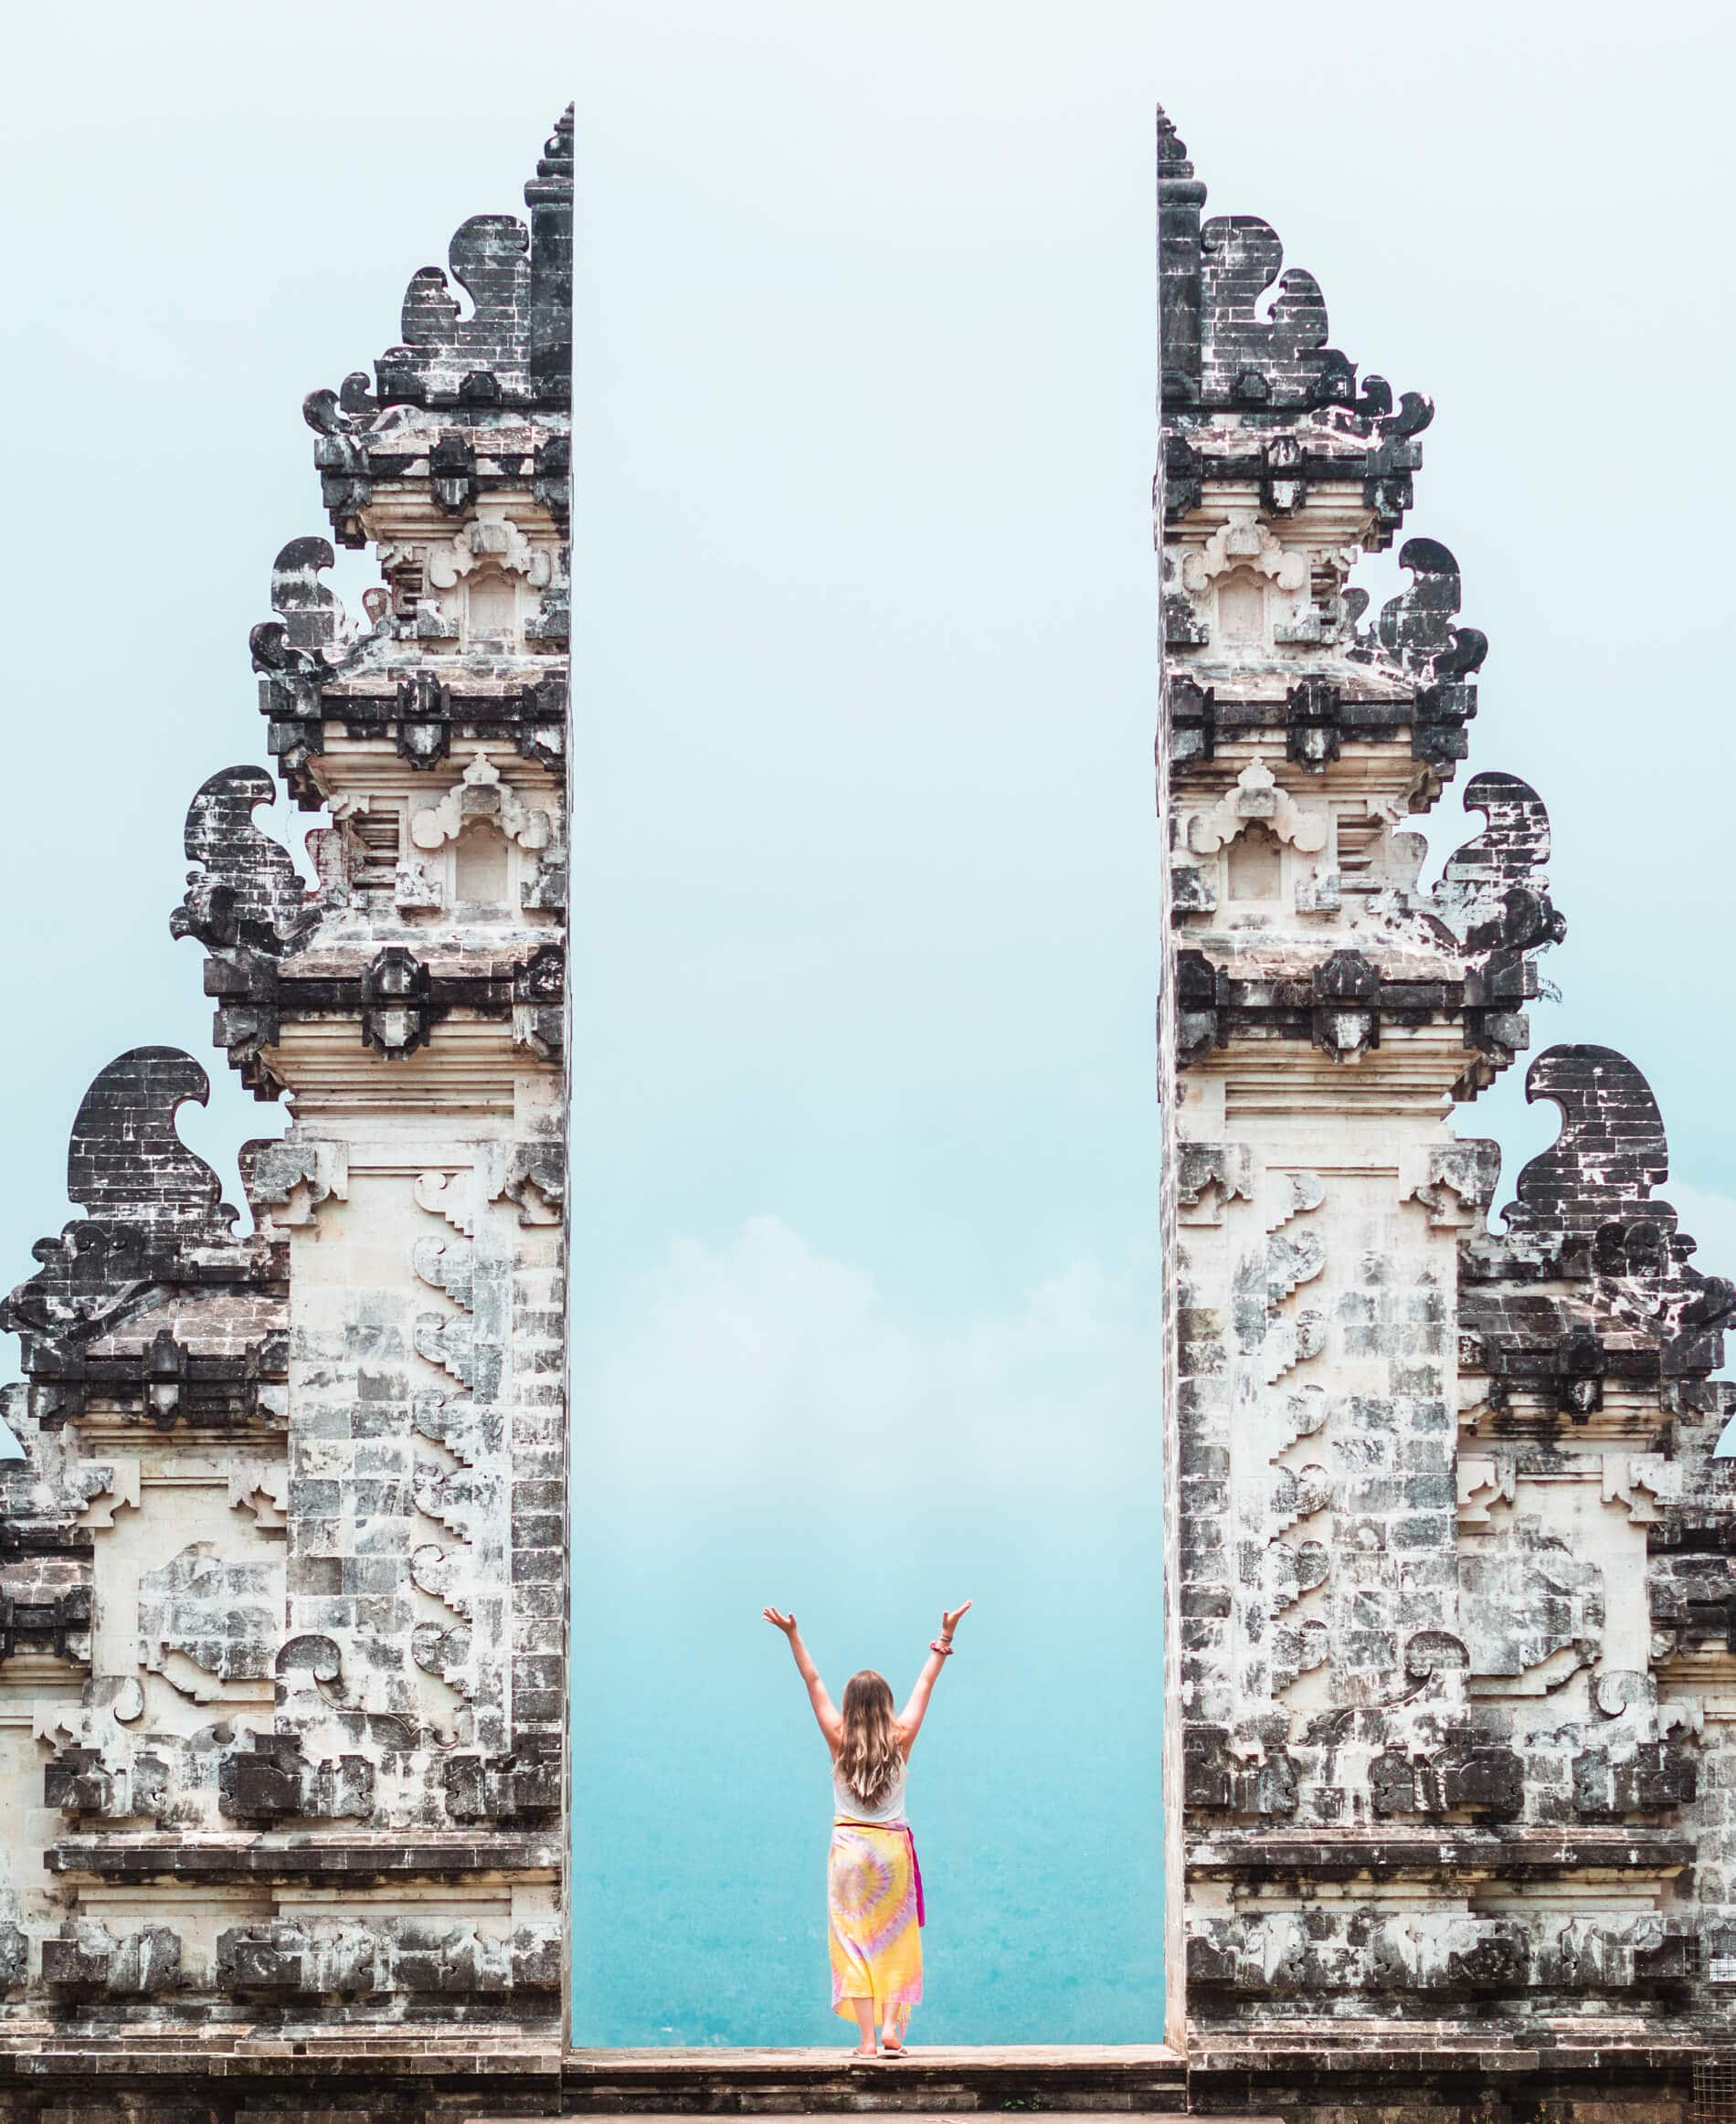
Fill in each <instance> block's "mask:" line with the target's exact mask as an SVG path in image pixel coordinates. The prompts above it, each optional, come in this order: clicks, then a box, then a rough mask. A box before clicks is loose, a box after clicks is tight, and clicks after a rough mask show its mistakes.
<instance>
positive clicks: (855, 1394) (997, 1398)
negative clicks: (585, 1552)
mask: <svg viewBox="0 0 1736 2124" xmlns="http://www.w3.org/2000/svg"><path fill="white" fill-rule="evenodd" d="M575 1364H576V1381H575V1395H574V1400H575V1410H576V1413H577V1420H578V1422H579V1424H580V1425H581V1426H582V1428H583V1429H584V1431H585V1432H586V1433H587V1437H586V1441H585V1446H584V1450H585V1452H586V1453H587V1454H590V1455H600V1456H602V1457H605V1458H608V1459H610V1460H615V1461H618V1462H619V1461H625V1460H629V1459H631V1460H634V1461H642V1460H645V1459H648V1458H655V1459H656V1460H657V1461H658V1462H659V1463H660V1464H662V1466H663V1467H664V1468H666V1469H670V1470H672V1469H674V1468H677V1467H680V1468H683V1469H684V1470H685V1472H686V1473H687V1474H688V1475H689V1476H690V1478H692V1479H695V1480H699V1481H710V1480H713V1479H715V1478H716V1477H717V1476H719V1475H721V1474H725V1473H726V1472H728V1471H731V1470H733V1471H735V1472H736V1474H740V1473H742V1472H743V1471H744V1470H745V1469H748V1468H752V1467H755V1466H758V1465H763V1464H766V1463H767V1461H768V1460H771V1459H775V1458H778V1457H779V1456H783V1455H786V1454H804V1453H807V1452H809V1451H810V1450H813V1449H815V1448H819V1449H820V1450H823V1451H826V1452H830V1453H837V1452H838V1451H839V1449H840V1448H841V1447H844V1448H849V1447H851V1446H852V1445H853V1446H857V1447H860V1448H861V1449H863V1450H864V1451H872V1450H873V1448H874V1447H875V1446H876V1445H877V1444H880V1443H884V1442H894V1443H896V1444H898V1445H899V1446H900V1447H901V1448H903V1449H904V1450H905V1451H906V1452H909V1451H913V1450H914V1451H918V1452H919V1453H920V1457H921V1462H922V1464H923V1466H924V1467H925V1468H926V1469H927V1470H928V1471H929V1472H930V1473H931V1474H933V1475H935V1476H936V1477H937V1479H951V1478H958V1479H961V1480H962V1479H965V1478H969V1481H971V1482H972V1483H974V1484H976V1485H978V1486H980V1485H981V1484H982V1483H983V1482H984V1481H985V1480H987V1481H990V1482H993V1481H1003V1482H1006V1483H1017V1484H1020V1485H1024V1484H1027V1483H1029V1482H1030V1480H1031V1479H1032V1475H1033V1474H1041V1475H1043V1477H1044V1478H1045V1479H1047V1480H1053V1481H1056V1482H1071V1481H1074V1480H1080V1479H1083V1480H1090V1479H1092V1478H1093V1477H1096V1478H1099V1479H1101V1478H1102V1477H1103V1476H1105V1475H1111V1474H1114V1472H1115V1470H1116V1469H1117V1467H1120V1468H1122V1469H1125V1467H1126V1465H1127V1452H1128V1444H1129V1441H1130V1440H1131V1441H1136V1442H1137V1441H1138V1440H1140V1439H1141V1438H1143V1439H1146V1440H1148V1441H1149V1442H1150V1446H1151V1451H1152V1454H1153V1457H1154V1459H1155V1453H1156V1440H1157V1434H1158V1424H1159V1326H1158V1300H1157V1271H1156V1256H1155V1252H1154V1251H1153V1250H1150V1249H1149V1248H1139V1247H1133V1248H1130V1249H1129V1250H1128V1252H1127V1258H1126V1259H1125V1260H1124V1261H1123V1262H1122V1263H1119V1264H1117V1265H1116V1266H1113V1267H1109V1266H1106V1265H1105V1264H1103V1263H1100V1262H1097V1261H1095V1260H1084V1261H1079V1262H1075V1263H1073V1264H1072V1265H1071V1266H1069V1267H1067V1268H1065V1269H1064V1270H1063V1271H1062V1272H1061V1273H1059V1274H1057V1275H1054V1276H1053V1277H1051V1278H1049V1279H1048V1280H1046V1281H1045V1282H1043V1283H1042V1284H1038V1285H1037V1286H1036V1287H1035V1288H1034V1289H1032V1291H1030V1292H1029V1293H1027V1294H1026V1295H1025V1297H1024V1298H1023V1300H1022V1302H1021V1304H1020V1305H1018V1306H1017V1307H1015V1308H1013V1309H1011V1310H1010V1311H1009V1312H1007V1313H1006V1314H1004V1315H1000V1316H990V1317H987V1318H978V1319H974V1320H968V1321H963V1322H956V1323H946V1324H943V1325H936V1324H933V1323H929V1322H926V1321H920V1320H916V1319H914V1318H911V1317H909V1316H907V1314H905V1313H904V1312H902V1311H901V1310H900V1309H899V1308H897V1307H894V1305H890V1304H889V1303H888V1302H887V1301H886V1300H885V1299H884V1297H883V1295H882V1294H881V1293H880V1292H879V1290H878V1289H877V1287H876V1284H875V1281H874V1278H873V1275H872V1274H871V1273H868V1272H867V1271H866V1270H863V1269H862V1268H859V1267H856V1266H854V1265H852V1264H851V1263H846V1262H841V1261H835V1260H831V1259H829V1258H827V1257H826V1256H825V1255H823V1254H821V1253H819V1252H816V1251H815V1250H814V1249H813V1248H812V1247H810V1245H809V1244H808V1242H806V1241H805V1240H804V1239H803V1238H802V1237H801V1235H800V1234H799V1232H796V1231H791V1230H790V1228H789V1226H788V1225H787V1224H785V1223H784V1222H783V1221H781V1220H780V1219H778V1218H777V1217H772V1216H763V1217H756V1218H753V1219H750V1220H749V1221H747V1222H746V1224H744V1225H743V1227H742V1229H741V1230H740V1231H739V1232H738V1233H737V1234H736V1237H735V1238H734V1239H732V1240H731V1241H730V1242H728V1243H727V1244H725V1245H722V1246H716V1247H713V1246H707V1245H704V1244H702V1243H700V1242H698V1241H695V1240H692V1239H683V1240H678V1241H676V1242H673V1243H672V1245H671V1246H670V1248H669V1250H668V1252H667V1254H666V1255H665V1257H664V1259H663V1261H662V1263H661V1264H660V1265H659V1267H658V1268H657V1269H656V1270H654V1271H653V1272H652V1273H651V1274H650V1275H648V1276H647V1277H645V1278H644V1279H643V1281H642V1282H641V1283H640V1284H639V1285H638V1286H637V1287H636V1288H635V1289H633V1290H631V1291H630V1292H629V1294H628V1295H627V1297H626V1300H625V1302H624V1303H623V1304H621V1305H614V1306H611V1307H610V1309H609V1317H608V1319H607V1320H606V1321H601V1322H599V1323H598V1325H597V1326H594V1327H593V1328H591V1329H590V1330H589V1331H588V1332H587V1334H585V1335H584V1336H583V1337H581V1339H580V1342H579V1345H578V1347H577V1351H576V1359H575Z"/></svg>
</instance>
